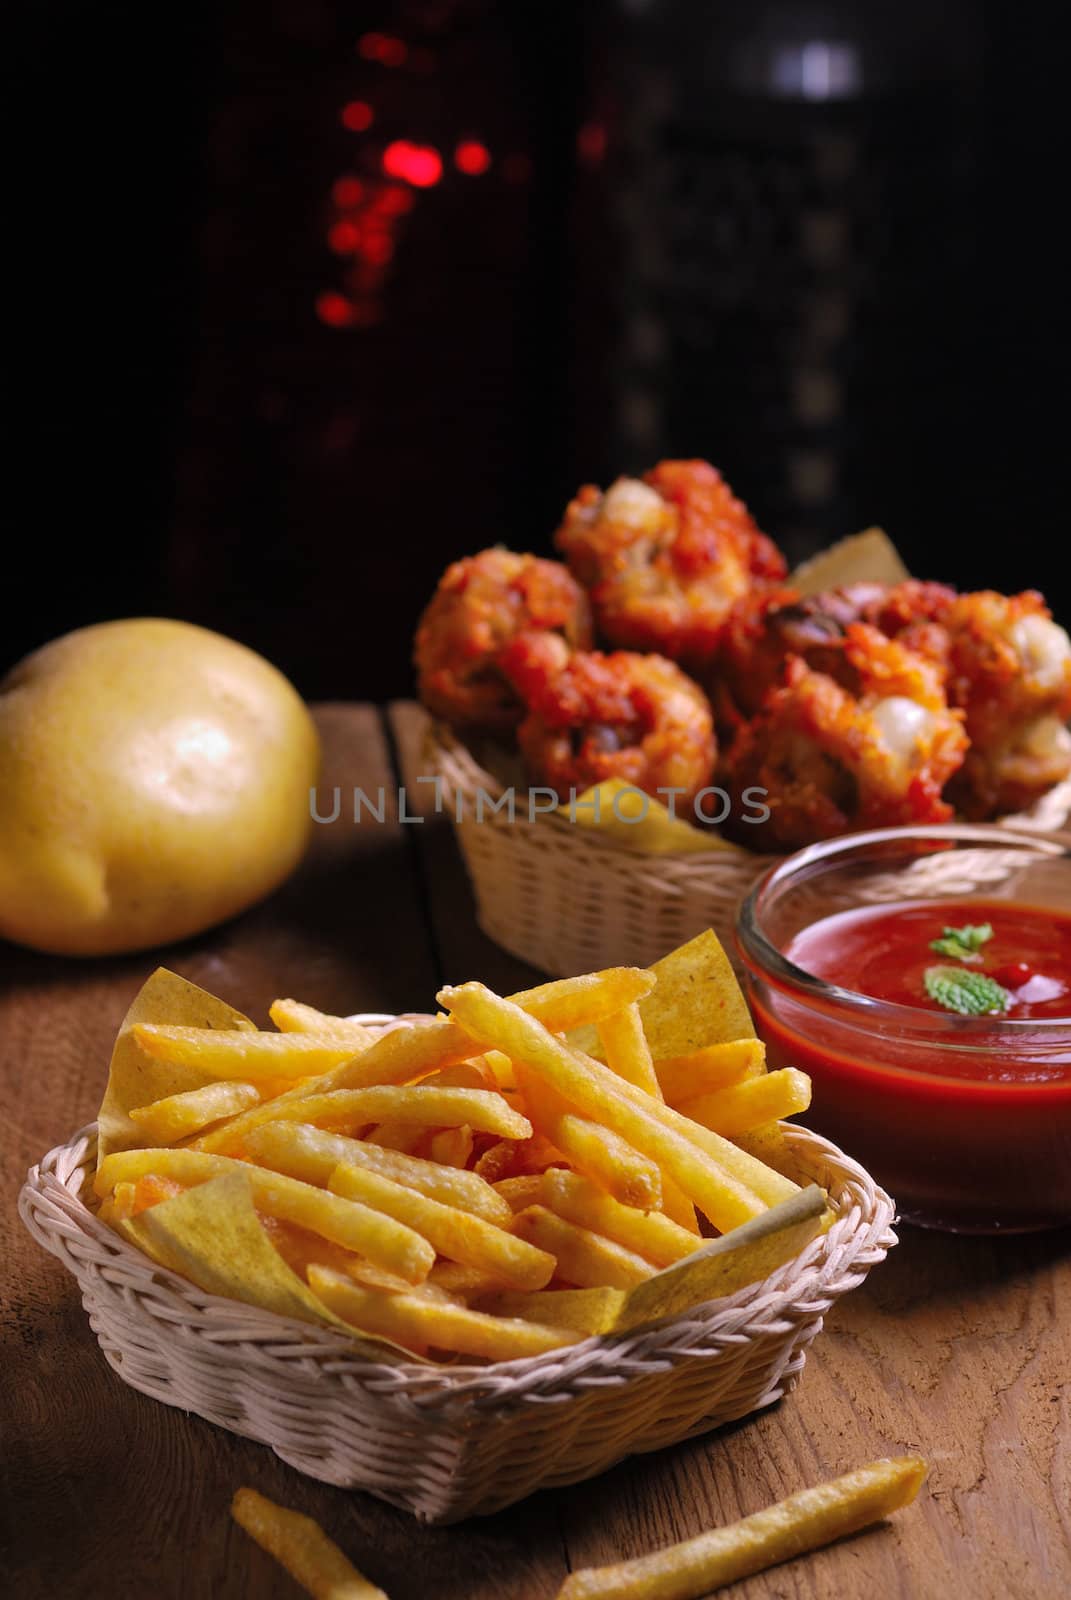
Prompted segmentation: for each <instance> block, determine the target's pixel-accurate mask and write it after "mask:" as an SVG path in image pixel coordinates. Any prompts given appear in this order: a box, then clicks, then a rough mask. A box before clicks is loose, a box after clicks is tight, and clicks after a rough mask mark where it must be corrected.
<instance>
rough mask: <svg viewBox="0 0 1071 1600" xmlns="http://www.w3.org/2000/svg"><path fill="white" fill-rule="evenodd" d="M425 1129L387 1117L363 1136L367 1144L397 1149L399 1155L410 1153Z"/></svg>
mask: <svg viewBox="0 0 1071 1600" xmlns="http://www.w3.org/2000/svg"><path fill="white" fill-rule="evenodd" d="M339 1092H340V1093H341V1092H343V1091H339ZM345 1125H346V1124H343V1126H345ZM427 1131H428V1130H427V1128H422V1127H421V1126H420V1124H419V1123H418V1122H399V1121H398V1120H397V1118H395V1119H394V1120H393V1121H392V1120H390V1119H389V1118H388V1120H387V1121H386V1122H380V1123H379V1124H377V1126H375V1127H373V1128H371V1129H369V1131H368V1132H367V1133H366V1134H365V1136H364V1137H365V1139H366V1140H367V1142H368V1143H369V1144H378V1145H381V1146H382V1148H383V1149H384V1150H397V1151H398V1152H399V1154H401V1155H411V1154H412V1152H413V1151H414V1150H415V1149H416V1147H417V1145H418V1144H419V1143H420V1141H421V1139H423V1138H424V1136H425V1134H426V1133H427Z"/></svg>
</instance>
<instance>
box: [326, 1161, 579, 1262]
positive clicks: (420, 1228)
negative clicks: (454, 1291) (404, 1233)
mask: <svg viewBox="0 0 1071 1600" xmlns="http://www.w3.org/2000/svg"><path fill="white" fill-rule="evenodd" d="M328 1188H329V1189H330V1190H331V1192H332V1194H337V1195H341V1196H342V1197H343V1198H344V1199H346V1200H355V1201H358V1202H359V1203H360V1204H361V1205H365V1206H370V1207H372V1208H373V1209H374V1210H376V1211H382V1212H383V1213H384V1215H385V1216H389V1217H394V1218H395V1219H396V1220H397V1221H398V1222H403V1223H405V1225H406V1226H407V1227H409V1228H412V1229H413V1230H414V1232H416V1233H419V1234H421V1235H422V1236H423V1238H425V1239H427V1240H429V1242H430V1243H431V1244H433V1245H434V1246H435V1249H436V1251H437V1252H438V1254H439V1255H441V1256H446V1257H447V1258H448V1259H449V1260H450V1261H459V1262H461V1264H462V1265H463V1266H466V1267H476V1268H478V1269H479V1270H480V1271H481V1272H489V1273H493V1274H494V1275H495V1277H497V1278H499V1279H500V1280H501V1282H503V1283H506V1284H509V1285H510V1286H511V1287H512V1288H515V1289H542V1288H543V1287H544V1285H545V1284H548V1283H549V1282H550V1280H551V1278H552V1277H553V1275H554V1257H553V1256H552V1255H547V1254H546V1253H545V1252H544V1251H543V1250H541V1249H540V1248H538V1247H537V1246H533V1245H532V1244H529V1243H526V1242H525V1240H524V1239H523V1238H519V1237H515V1236H514V1234H513V1233H507V1232H506V1231H505V1229H503V1228H498V1227H496V1226H495V1224H494V1223H493V1222H485V1221H484V1220H483V1218H482V1217H474V1216H473V1215H472V1213H471V1212H470V1211H458V1210H457V1209H456V1208H455V1207H453V1206H444V1205H442V1204H441V1203H440V1202H439V1201H438V1200H429V1199H428V1197H427V1195H423V1194H417V1192H416V1190H415V1189H406V1188H404V1187H403V1185H401V1184H399V1183H393V1182H392V1181H391V1180H390V1178H383V1177H380V1175H379V1174H378V1173H375V1172H369V1171H368V1169H367V1168H366V1167H346V1166H342V1167H337V1168H336V1169H335V1171H334V1172H333V1173H332V1174H331V1176H330V1178H329V1179H328Z"/></svg>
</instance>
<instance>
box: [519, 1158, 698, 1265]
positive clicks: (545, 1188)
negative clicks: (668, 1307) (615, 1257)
mask: <svg viewBox="0 0 1071 1600" xmlns="http://www.w3.org/2000/svg"><path fill="white" fill-rule="evenodd" d="M539 1185H540V1187H539V1191H538V1201H535V1200H533V1201H530V1202H529V1204H534V1203H540V1204H542V1205H544V1206H546V1207H547V1209H548V1210H550V1211H553V1212H554V1214H555V1216H557V1217H563V1218H564V1219H565V1221H566V1222H575V1223H576V1224H577V1225H578V1226H579V1227H581V1228H590V1229H591V1230H592V1232H594V1233H601V1234H603V1235H604V1236H605V1237H606V1238H607V1239H612V1240H613V1241H614V1242H615V1243H616V1244H620V1245H624V1247H625V1249H626V1250H631V1251H633V1252H634V1253H635V1254H636V1255H638V1256H642V1257H643V1259H644V1260H645V1261H650V1262H652V1263H653V1264H654V1265H655V1266H656V1267H668V1266H670V1265H671V1264H672V1263H673V1262H674V1261H681V1260H683V1258H684V1257H685V1256H689V1255H691V1253H692V1251H693V1250H695V1249H696V1247H697V1246H698V1245H699V1244H700V1242H701V1241H700V1240H699V1239H697V1238H696V1237H695V1235H694V1234H692V1233H689V1232H688V1230H687V1229H686V1228H682V1227H680V1226H679V1225H678V1224H677V1223H676V1222H673V1221H671V1220H670V1218H669V1217H667V1216H664V1215H663V1214H662V1212H660V1211H640V1210H638V1209H637V1208H636V1207H635V1206H623V1205H622V1204H621V1203H620V1201H618V1200H615V1199H614V1198H613V1196H612V1195H608V1194H607V1193H606V1192H605V1190H603V1189H600V1188H599V1186H598V1185H597V1184H594V1183H592V1182H591V1181H590V1180H589V1179H588V1178H584V1177H582V1176H581V1175H580V1174H579V1173H576V1172H567V1171H565V1170H564V1169H563V1168H561V1167H557V1168H555V1167H552V1168H551V1169H550V1170H549V1171H547V1172H544V1173H543V1175H542V1177H541V1178H540V1179H539ZM507 1198H508V1199H512V1197H511V1196H507Z"/></svg>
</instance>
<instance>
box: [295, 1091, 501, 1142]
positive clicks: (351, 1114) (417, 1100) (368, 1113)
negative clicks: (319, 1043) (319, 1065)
mask: <svg viewBox="0 0 1071 1600" xmlns="http://www.w3.org/2000/svg"><path fill="white" fill-rule="evenodd" d="M292 1118H294V1119H300V1120H301V1121H302V1122H312V1123H315V1124H317V1125H323V1126H326V1127H332V1128H361V1127H367V1126H368V1124H369V1123H373V1122H375V1123H380V1122H386V1121H388V1120H389V1121H391V1122H404V1123H413V1124H415V1125H417V1126H420V1127H422V1128H461V1127H469V1128H473V1129H474V1130H477V1131H478V1132H480V1133H493V1134H496V1135H497V1136H498V1137H499V1138H500V1139H527V1138H528V1137H529V1136H530V1135H531V1132H532V1124H531V1123H530V1122H529V1121H528V1119H527V1117H522V1116H521V1115H520V1113H519V1112H517V1111H514V1110H513V1108H512V1107H511V1106H508V1105H507V1104H506V1102H505V1100H503V1098H502V1096H501V1095H500V1094H498V1093H497V1092H494V1093H492V1092H491V1091H489V1090H487V1089H434V1088H431V1089H425V1088H424V1086H423V1084H419V1083H418V1084H416V1085H414V1086H411V1087H409V1086H403V1087H397V1086H395V1085H394V1084H379V1085H377V1086H376V1087H374V1088H371V1089H333V1090H331V1092H330V1093H328V1094H310V1095H306V1096H305V1097H304V1098H303V1099H301V1100H291V1101H289V1102H288V1103H287V1105H286V1106H285V1107H283V1108H282V1109H281V1112H280V1119H279V1120H282V1121H289V1120H291V1119H292Z"/></svg>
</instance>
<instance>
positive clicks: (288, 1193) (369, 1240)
mask: <svg viewBox="0 0 1071 1600" xmlns="http://www.w3.org/2000/svg"><path fill="white" fill-rule="evenodd" d="M149 1172H154V1173H159V1174H161V1175H162V1176H164V1177H168V1178H175V1179H177V1180H178V1181H179V1182H180V1183H186V1184H201V1183H205V1182H207V1181H208V1180H209V1179H211V1178H216V1177H221V1176H223V1175H225V1174H228V1173H232V1172H236V1173H240V1174H242V1175H243V1176H244V1177H245V1178H247V1179H248V1181H249V1185H250V1188H251V1190H252V1193H253V1199H254V1201H255V1202H256V1205H257V1207H258V1209H260V1210H263V1211H267V1212H269V1213H270V1214H271V1215H272V1216H275V1217H278V1218H279V1219H280V1220H281V1221H283V1222H294V1223H297V1225H298V1226H299V1227H302V1228H308V1229H309V1231H310V1232H311V1233H318V1234H319V1235H320V1236H321V1238H324V1239H329V1240H331V1242H332V1243H333V1244H340V1245H342V1246H344V1248H345V1249H347V1250H356V1251H357V1252H358V1253H359V1254H361V1255H364V1256H367V1257H368V1259H369V1260H370V1261H374V1262H375V1263H376V1265H377V1266H380V1267H386V1268H387V1269H388V1270H389V1271H391V1272H396V1273H397V1274H398V1276H399V1277H402V1278H405V1280H406V1281H407V1282H408V1283H420V1282H421V1281H422V1280H423V1279H424V1278H426V1277H427V1275H428V1269H429V1267H430V1266H431V1264H432V1262H433V1261H434V1260H435V1251H434V1250H433V1249H432V1247H431V1245H430V1244H429V1243H428V1241H427V1240H426V1239H425V1238H423V1237H422V1236H421V1235H420V1234H419V1233H417V1232H416V1231H415V1230H414V1229H412V1228H409V1227H406V1226H405V1224H404V1223H401V1222H397V1221H396V1220H395V1219H394V1218H393V1217H388V1216H386V1215H384V1214H383V1213H382V1212H381V1211H376V1210H373V1209H372V1208H371V1207H369V1206H365V1205H360V1204H358V1203H357V1202H355V1201H353V1200H344V1199H342V1198H341V1197H340V1196H338V1195H333V1194H327V1193H325V1191H324V1190H323V1189H317V1188H314V1187H313V1185H312V1184H308V1183H302V1182H301V1180H300V1179H298V1178H291V1177H287V1176H285V1175H284V1174H282V1173H278V1172H266V1171H265V1170H264V1168H263V1167H254V1166H252V1165H250V1164H249V1163H248V1162H244V1161H234V1160H232V1159H231V1157H229V1156H217V1155H208V1154H206V1153H205V1152H204V1151H201V1150H175V1149H173V1148H168V1149H162V1150H117V1151H114V1152H113V1153H112V1154H111V1155H110V1156H106V1157H105V1159H104V1160H103V1161H102V1162H101V1164H100V1167H99V1168H98V1170H97V1175H96V1178H95V1180H94V1188H95V1190H96V1193H97V1194H98V1195H101V1196H104V1195H106V1194H107V1193H108V1191H109V1190H110V1189H111V1188H112V1187H113V1185H114V1184H116V1183H120V1182H123V1181H129V1180H130V1179H137V1178H139V1177H141V1176H143V1175H144V1174H145V1173H149Z"/></svg>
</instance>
